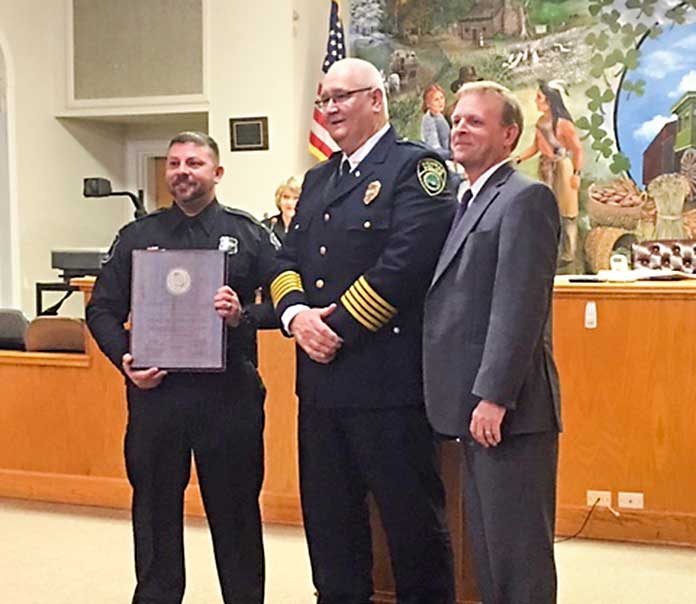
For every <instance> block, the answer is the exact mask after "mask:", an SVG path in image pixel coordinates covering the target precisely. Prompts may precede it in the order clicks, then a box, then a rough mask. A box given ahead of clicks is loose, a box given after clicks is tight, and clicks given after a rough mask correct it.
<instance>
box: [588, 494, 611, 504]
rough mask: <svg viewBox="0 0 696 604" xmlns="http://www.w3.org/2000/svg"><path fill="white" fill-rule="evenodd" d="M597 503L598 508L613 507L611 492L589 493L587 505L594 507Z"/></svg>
mask: <svg viewBox="0 0 696 604" xmlns="http://www.w3.org/2000/svg"><path fill="white" fill-rule="evenodd" d="M598 499H599V501H598V502H597V507H599V508H602V507H603V508H608V507H611V491H587V505H588V506H589V507H592V506H593V505H594V504H595V501H597V500H598Z"/></svg>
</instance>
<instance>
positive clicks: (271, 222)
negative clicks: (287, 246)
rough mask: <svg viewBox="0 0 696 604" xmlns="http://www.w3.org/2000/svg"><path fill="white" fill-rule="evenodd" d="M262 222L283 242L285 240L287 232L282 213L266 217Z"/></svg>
mask: <svg viewBox="0 0 696 604" xmlns="http://www.w3.org/2000/svg"><path fill="white" fill-rule="evenodd" d="M261 224H262V225H263V226H265V227H266V228H267V229H268V230H269V231H273V233H274V234H275V236H276V237H278V239H279V240H280V241H281V243H282V242H283V241H284V240H285V235H287V233H286V232H285V225H284V223H283V216H282V214H274V215H273V216H269V217H268V218H264V219H263V220H262V221H261Z"/></svg>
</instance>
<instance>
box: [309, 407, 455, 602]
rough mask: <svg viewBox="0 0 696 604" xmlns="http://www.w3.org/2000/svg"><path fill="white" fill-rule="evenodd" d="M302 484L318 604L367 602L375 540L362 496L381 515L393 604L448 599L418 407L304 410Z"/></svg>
mask: <svg viewBox="0 0 696 604" xmlns="http://www.w3.org/2000/svg"><path fill="white" fill-rule="evenodd" d="M299 436H300V486H301V493H302V511H303V515H304V524H305V531H306V534H307V541H308V545H309V553H310V559H311V564H312V575H313V580H314V585H315V587H316V589H317V591H318V602H319V604H369V602H370V596H371V595H372V593H373V584H372V541H371V534H370V526H369V515H368V508H367V502H366V497H367V493H368V492H370V493H372V495H373V497H374V500H375V502H376V504H377V507H378V509H379V513H380V516H381V519H382V524H383V526H384V529H385V532H386V535H387V543H388V545H389V551H390V555H391V563H392V569H393V573H394V578H395V581H396V593H397V601H398V602H399V603H400V604H450V603H452V602H454V578H453V568H452V550H451V544H450V537H449V532H448V530H447V525H446V518H445V493H444V487H443V485H442V482H441V480H440V477H439V475H438V472H437V468H436V458H435V456H436V450H435V444H434V439H433V435H432V432H431V430H430V427H429V425H428V423H427V420H426V418H425V413H424V411H423V409H421V408H419V407H402V408H389V409H377V410H363V409H324V408H316V407H310V406H301V411H300V421H299Z"/></svg>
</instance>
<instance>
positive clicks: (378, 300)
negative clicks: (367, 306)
mask: <svg viewBox="0 0 696 604" xmlns="http://www.w3.org/2000/svg"><path fill="white" fill-rule="evenodd" d="M353 285H354V286H355V287H356V289H357V290H359V291H360V292H361V294H362V295H363V296H364V297H366V298H367V299H369V300H371V302H372V305H373V306H375V307H380V308H381V309H382V310H383V312H384V313H385V314H387V315H388V316H389V319H391V318H392V317H393V316H394V315H395V314H396V307H395V306H392V305H391V304H389V302H387V301H386V300H385V299H384V298H382V296H380V295H379V294H378V293H377V292H376V291H375V290H374V289H373V288H372V286H371V285H370V284H369V283H368V282H367V279H365V277H360V278H359V279H358V280H357V281H356V282H355V283H354V284H353Z"/></svg>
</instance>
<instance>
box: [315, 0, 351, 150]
mask: <svg viewBox="0 0 696 604" xmlns="http://www.w3.org/2000/svg"><path fill="white" fill-rule="evenodd" d="M345 57H346V39H345V36H344V35H343V24H342V23H341V16H340V14H339V4H338V0H331V15H330V16H329V39H328V41H327V43H326V56H325V57H324V62H323V63H322V64H321V71H322V72H323V73H326V72H327V71H328V70H329V67H331V65H333V64H334V63H335V62H336V61H340V60H341V59H345ZM320 93H321V83H319V85H318V86H317V96H318V95H319V94H320ZM337 150H338V145H337V144H336V142H335V141H334V140H333V139H332V138H331V135H330V134H329V133H328V132H327V130H326V120H325V118H324V114H323V113H322V112H321V111H319V110H318V109H317V108H316V107H315V108H314V113H313V114H312V126H311V128H310V130H309V152H310V153H311V154H312V155H314V157H316V158H317V159H318V160H319V161H323V160H325V159H326V158H327V157H329V156H330V155H331V154H332V153H333V152H334V151H337Z"/></svg>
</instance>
